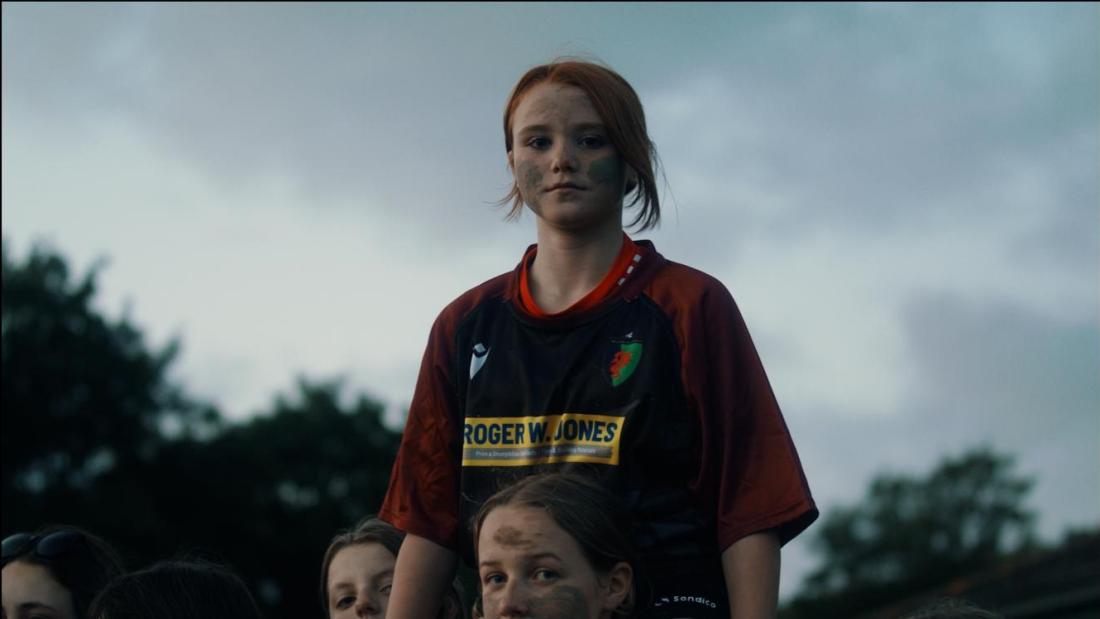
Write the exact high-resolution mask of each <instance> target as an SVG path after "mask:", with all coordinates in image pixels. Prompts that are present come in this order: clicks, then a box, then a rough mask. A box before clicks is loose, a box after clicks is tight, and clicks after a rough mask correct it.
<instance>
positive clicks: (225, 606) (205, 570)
mask: <svg viewBox="0 0 1100 619" xmlns="http://www.w3.org/2000/svg"><path fill="white" fill-rule="evenodd" d="M88 617H89V619H148V618H150V617H156V618H157V619H195V618H197V617H202V618H203V619H260V609H259V607H257V606H256V600H255V599H253V597H252V594H251V593H250V592H249V591H248V587H247V586H246V585H245V584H244V581H242V580H241V579H240V577H239V576H237V575H236V574H235V573H233V571H232V570H230V569H229V568H227V567H225V566H222V565H218V564H216V563H210V562H207V561H200V560H179V561H161V562H159V563H155V564H153V565H152V566H150V567H148V568H146V569H143V570H139V571H136V572H131V573H129V574H126V575H125V576H121V577H119V578H116V579H115V580H114V581H112V582H111V584H109V585H108V586H107V587H106V588H105V589H104V590H103V591H102V592H101V593H100V594H99V596H98V597H96V599H95V600H94V601H93V602H92V605H91V608H90V609H89V610H88Z"/></svg>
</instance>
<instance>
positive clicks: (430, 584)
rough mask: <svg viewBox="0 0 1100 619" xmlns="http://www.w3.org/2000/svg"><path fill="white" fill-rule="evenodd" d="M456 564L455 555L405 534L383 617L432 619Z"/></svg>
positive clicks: (445, 549) (438, 546)
mask: <svg viewBox="0 0 1100 619" xmlns="http://www.w3.org/2000/svg"><path fill="white" fill-rule="evenodd" d="M457 567H458V555H456V554H455V553H454V552H452V551H451V550H449V549H447V548H444V547H443V546H440V545H439V544H436V543H435V542H433V541H430V540H428V539H425V538H423V537H419V536H417V535H412V534H411V533H410V534H408V535H406V536H405V541H404V542H403V543H402V544H401V551H400V552H398V553H397V565H396V566H395V567H394V571H393V590H392V591H391V592H390V602H389V607H388V608H387V611H386V616H387V617H390V618H391V619H434V618H435V616H436V615H437V614H438V613H439V607H440V605H441V604H442V602H443V594H444V593H445V592H446V590H447V587H448V586H450V584H451V580H452V579H453V578H454V576H455V569H456V568H457Z"/></svg>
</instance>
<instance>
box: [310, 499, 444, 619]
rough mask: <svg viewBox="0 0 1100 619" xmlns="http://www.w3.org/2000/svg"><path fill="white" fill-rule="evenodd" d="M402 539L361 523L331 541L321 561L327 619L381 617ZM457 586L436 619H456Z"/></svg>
mask: <svg viewBox="0 0 1100 619" xmlns="http://www.w3.org/2000/svg"><path fill="white" fill-rule="evenodd" d="M404 540H405V534H404V533H402V532H401V531H399V530H398V529H396V528H394V526H393V525H391V524H389V523H388V522H384V521H382V520H378V519H377V518H365V519H363V520H362V521H360V522H359V524H357V525H356V526H355V527H354V528H352V529H350V530H348V531H344V532H342V533H339V534H337V535H336V537H334V538H332V542H331V543H330V544H329V546H328V549H327V550H325V556H324V559H322V560H321V606H322V607H323V608H324V609H325V613H326V614H327V615H328V616H329V617H330V619H341V618H343V617H385V616H386V608H387V606H388V604H389V597H390V588H391V586H392V581H393V568H394V564H395V562H396V559H397V556H398V553H399V552H400V550H401V543H402V542H403V541H404ZM456 586H457V582H456V583H455V586H452V587H451V589H450V590H449V591H448V592H447V595H446V597H445V598H444V603H443V606H442V608H441V609H440V613H439V619H459V618H460V617H462V616H463V614H464V612H463V609H464V606H463V604H462V599H461V595H460V594H459V593H458V591H457V590H456V588H455V587H456Z"/></svg>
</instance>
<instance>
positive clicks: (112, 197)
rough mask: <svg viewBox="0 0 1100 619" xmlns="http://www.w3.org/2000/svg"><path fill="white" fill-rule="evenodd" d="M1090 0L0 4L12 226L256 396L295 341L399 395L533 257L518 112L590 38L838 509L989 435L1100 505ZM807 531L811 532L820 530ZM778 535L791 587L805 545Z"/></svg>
mask: <svg viewBox="0 0 1100 619" xmlns="http://www.w3.org/2000/svg"><path fill="white" fill-rule="evenodd" d="M1098 18H1100V15H1098V6H1097V4H1095V3H1081V4H1072V5H1068V4H1053V3H1049V4H1030V5H1028V4H1005V5H993V4H961V5H945V4H938V5H905V4H867V5H861V4H844V5H808V4H799V5H771V4H768V5H743V4H736V5H729V4H723V5H716V4H706V5H702V4H700V5H693V4H675V5H672V4H598V3H593V4H583V5H582V4H565V5H547V4H488V3H486V4H477V5H462V4H445V5H418V4H394V5H385V4H370V5H362V4H330V5H325V4H310V5H296V4H271V5H264V4H247V5H229V4H186V5H184V4H155V5H154V4H151V5H143V4H76V5H61V4H50V5H45V4H37V5H36V4H10V3H5V4H4V5H3V127H2V129H3V236H4V240H5V244H7V245H9V252H10V255H11V256H13V257H15V258H18V259H22V258H23V257H24V256H25V255H26V252H27V251H28V250H29V248H30V246H31V244H32V243H33V242H35V241H46V242H49V243H50V244H52V246H53V247H55V248H56V249H58V250H60V251H61V252H62V253H63V254H64V255H66V256H67V257H68V258H69V260H70V264H71V265H72V266H73V267H74V269H75V270H76V272H78V273H83V272H85V271H86V269H87V268H88V267H89V266H90V265H92V264H93V262H94V261H95V259H96V258H98V257H103V256H106V257H108V258H109V264H108V266H107V268H106V269H105V270H104V271H103V272H102V274H101V276H100V296H99V300H98V306H99V307H100V308H101V309H102V310H103V311H105V312H106V313H107V314H109V315H111V316H118V315H120V314H121V313H122V312H123V310H124V308H127V307H128V308H129V315H130V317H131V319H132V320H133V321H134V322H135V323H137V324H138V325H139V326H141V327H142V328H144V330H145V331H146V333H147V335H148V336H149V338H150V340H151V343H152V344H153V345H163V343H165V342H167V341H169V339H170V338H172V337H173V336H178V337H179V338H180V339H181V340H182V343H183V352H182V355H181V357H180V358H179V360H178V362H177V367H176V372H177V375H178V377H179V378H180V379H181V380H182V381H183V382H184V383H185V385H186V386H187V388H188V390H189V391H190V392H191V393H192V394H194V395H196V396H199V397H203V398H207V399H209V400H211V401H213V402H215V403H216V404H217V405H218V406H219V407H220V408H221V409H222V410H223V412H225V413H226V414H228V415H229V416H231V417H233V418H237V419H240V418H245V417H247V416H248V415H251V414H254V413H255V412H257V411H261V410H266V409H267V408H269V406H270V403H271V400H272V398H273V397H274V395H275V394H276V393H277V392H282V393H288V392H290V391H291V390H292V387H293V384H294V379H295V376H296V375H299V374H303V375H305V376H308V377H310V378H317V379H320V378H331V377H336V376H343V377H345V378H346V380H347V385H348V387H349V389H348V394H349V395H350V394H353V393H356V392H358V391H365V392H367V393H369V394H372V395H373V396H375V397H377V398H379V399H381V400H382V401H384V402H385V403H387V405H388V406H389V408H390V411H391V413H393V414H396V415H399V414H400V413H401V411H403V409H404V407H406V406H407V405H408V402H409V399H410V396H411V393H412V388H413V385H414V381H415V377H416V370H417V367H418V365H419V361H420V355H421V353H422V352H423V347H424V345H425V343H426V341H427V334H428V329H429V327H430V325H431V323H432V321H433V319H434V318H435V316H436V314H437V313H438V312H439V310H440V309H442V308H443V306H444V305H445V304H446V303H447V302H449V301H450V300H451V299H453V298H454V297H455V296H457V295H458V294H460V293H461V292H463V291H464V290H466V289H468V288H470V287H472V286H474V285H476V284H478V283H479V282H481V281H483V280H485V279H488V278H489V277H490V276H493V275H496V274H498V273H500V272H503V271H506V270H509V269H511V268H512V267H513V266H514V264H515V262H516V261H517V260H518V259H519V257H520V255H521V254H522V252H523V249H524V248H525V247H526V245H527V244H529V243H531V242H534V224H533V221H532V218H531V217H530V216H529V215H527V216H525V217H524V218H522V219H521V221H520V222H519V223H514V224H510V223H506V222H504V221H503V220H502V216H503V212H502V211H500V210H498V209H495V208H494V207H493V206H492V203H493V202H494V201H495V200H497V199H499V198H500V197H502V196H503V195H504V194H505V193H506V191H507V188H508V183H509V181H510V176H509V173H508V170H507V167H506V165H505V156H504V152H503V136H502V134H501V113H502V110H503V105H504V102H505V98H506V97H507V94H508V92H509V90H510V88H511V87H512V85H513V84H514V82H515V81H516V79H518V78H519V76H520V75H521V74H522V73H523V72H524V71H525V70H526V69H527V68H529V67H530V66H533V65H535V64H538V63H542V62H545V61H548V60H550V59H552V58H553V57H555V56H558V55H562V54H582V55H588V56H590V57H595V58H599V59H602V60H603V61H605V62H607V63H608V64H609V65H611V66H612V67H613V68H615V69H616V70H618V71H619V72H620V73H622V75H623V76H624V77H626V78H627V79H628V80H629V81H630V82H631V83H632V84H633V85H634V87H635V88H636V90H637V91H638V93H639V95H640V96H641V98H642V101H643V103H644V105H645V107H646V113H647V119H648V124H649V127H650V131H651V137H652V138H653V140H654V141H655V142H656V144H657V147H658V150H659V153H660V156H661V159H662V161H663V163H664V165H665V174H666V176H667V180H668V185H667V190H666V191H665V192H664V194H663V195H662V204H663V207H664V208H663V211H664V220H663V224H662V226H661V228H660V229H659V230H658V231H656V232H648V233H645V234H641V235H638V236H637V238H649V239H653V240H654V242H655V243H656V245H657V248H658V249H659V250H660V251H661V252H662V253H663V254H664V255H665V256H666V257H669V258H671V259H673V260H676V261H679V262H685V263H687V264H690V265H692V266H694V267H697V268H700V269H702V270H704V271H706V272H708V273H711V274H712V275H715V276H716V277H718V278H719V279H721V280H722V281H723V282H724V283H725V284H726V285H727V287H729V288H730V290H731V291H732V292H733V294H734V297H735V298H736V299H737V301H738V304H739V305H740V307H741V309H742V311H743V313H744V314H745V317H746V320H747V322H748V324H749V328H750V330H751V331H752V333H753V336H754V339H755V341H756V344H757V346H758V348H759V350H760V353H761V356H762V358H763V361H764V364H765V367H766V369H767V371H768V374H769V376H770V378H771V380H772V384H773V387H774V389H775V391H776V394H777V396H778V398H779V401H780V404H781V405H782V406H783V409H784V414H785V416H786V419H787V421H788V424H789V426H790V428H791V431H792V433H793V435H794V438H795V441H796V443H797V445H798V447H799V451H800V454H801V456H802V459H803V464H804V465H805V467H806V470H807V474H808V477H809V480H810V483H811V487H812V489H813V491H814V493H815V496H816V498H817V499H818V501H819V503H820V505H821V507H822V508H823V510H825V511H827V510H828V508H829V507H830V506H832V505H837V504H840V503H845V502H850V501H853V500H855V499H857V498H858V497H859V496H861V495H862V493H863V492H864V490H865V487H866V483H867V481H868V480H869V479H870V477H871V476H872V475H873V474H875V473H876V472H882V471H895V472H900V471H906V472H913V473H924V472H926V471H928V470H929V468H930V467H931V466H932V465H933V464H934V463H935V462H936V461H937V460H939V459H940V458H941V457H942V456H944V455H948V454H958V453H960V452H961V451H962V450H964V449H965V448H968V447H970V446H974V445H977V444H988V445H992V446H993V447H995V448H996V449H999V450H1002V451H1005V452H1009V453H1012V454H1015V455H1017V456H1018V468H1019V470H1020V471H1021V472H1024V473H1027V474H1030V475H1034V476H1035V477H1036V478H1037V479H1038V485H1037V487H1036V489H1035V491H1034V492H1033V495H1032V503H1031V504H1032V505H1033V506H1034V507H1036V508H1038V509H1039V511H1040V514H1041V518H1040V521H1039V524H1040V531H1041V533H1042V534H1043V535H1044V537H1045V539H1047V540H1048V541H1053V540H1055V539H1058V538H1059V537H1060V535H1061V533H1062V531H1063V530H1064V529H1065V528H1066V527H1068V526H1076V527H1080V526H1096V525H1097V524H1098V523H1100V456H1098V453H1100V414H1098V413H1100V379H1098V377H1100V321H1098V317H1100V294H1098V292H1100V216H1098V215H1100V198H1098V180H1097V176H1098V169H1100V161H1098V141H1100V123H1098V109H1100V101H1098V99H1100V96H1098V95H1100V83H1098V76H1100V46H1098V31H1100V30H1098V28H1097V25H1098V23H1100V21H1098ZM812 531H813V530H812V529H811V531H810V532H811V533H812ZM809 538H810V535H804V536H803V537H801V538H799V539H797V540H795V541H794V542H792V543H791V544H790V545H789V546H788V547H787V551H785V555H784V565H783V570H784V575H783V578H784V583H783V589H784V593H785V594H789V593H790V592H791V591H792V590H793V589H794V588H795V587H796V586H797V584H798V581H799V579H800V578H801V575H802V574H803V573H804V572H805V570H806V568H807V567H808V566H810V565H812V564H813V559H812V558H811V555H810V554H809V553H808V543H807V542H808V540H809Z"/></svg>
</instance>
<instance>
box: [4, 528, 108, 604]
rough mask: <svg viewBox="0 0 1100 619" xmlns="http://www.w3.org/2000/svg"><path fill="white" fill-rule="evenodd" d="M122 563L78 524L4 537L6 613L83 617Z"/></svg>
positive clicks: (99, 540) (106, 545) (105, 543)
mask: <svg viewBox="0 0 1100 619" xmlns="http://www.w3.org/2000/svg"><path fill="white" fill-rule="evenodd" d="M121 573H122V562H121V561H120V560H119V558H118V555H117V554H116V553H115V551H114V549H112V548H111V547H110V546H109V545H108V544H107V542H105V541H103V540H102V539H100V538H98V537H96V536H95V535H92V534H91V533H88V532H87V531H84V530H82V529H78V528H76V527H70V526H49V527H44V528H42V529H39V530H38V531H36V532H34V533H16V534H14V535H9V536H8V537H6V538H4V541H3V592H4V595H3V597H4V601H3V607H4V616H5V617H11V618H12V619H15V618H17V617H28V616H36V617H38V616H40V617H49V618H50V619H84V618H85V617H87V616H88V615H87V611H88V606H89V604H90V603H91V601H92V598H94V597H95V596H96V594H98V593H99V592H100V590H102V589H103V588H104V587H105V586H107V583H109V582H110V581H111V579H113V578H115V577H117V576H118V575H120V574H121Z"/></svg>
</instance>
